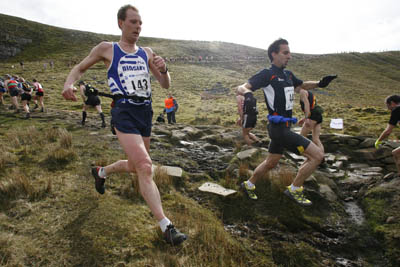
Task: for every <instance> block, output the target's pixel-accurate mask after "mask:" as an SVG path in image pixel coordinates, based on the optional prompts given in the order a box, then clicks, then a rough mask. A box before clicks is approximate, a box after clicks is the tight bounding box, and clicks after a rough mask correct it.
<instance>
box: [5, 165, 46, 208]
mask: <svg viewBox="0 0 400 267" xmlns="http://www.w3.org/2000/svg"><path fill="white" fill-rule="evenodd" d="M51 190H52V180H51V178H50V177H48V179H47V182H46V183H45V184H44V185H40V184H38V185H36V186H34V185H33V181H32V179H29V178H28V177H27V176H26V175H24V174H21V173H20V172H19V171H14V172H11V173H9V174H8V175H7V178H5V179H2V180H1V181H0V201H1V202H7V201H10V200H13V199H17V198H20V197H23V198H28V199H29V200H32V201H34V200H37V199H41V198H42V197H43V196H45V195H46V194H48V193H50V192H51Z"/></svg>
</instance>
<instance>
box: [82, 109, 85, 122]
mask: <svg viewBox="0 0 400 267" xmlns="http://www.w3.org/2000/svg"><path fill="white" fill-rule="evenodd" d="M85 120H86V111H82V124H85Z"/></svg>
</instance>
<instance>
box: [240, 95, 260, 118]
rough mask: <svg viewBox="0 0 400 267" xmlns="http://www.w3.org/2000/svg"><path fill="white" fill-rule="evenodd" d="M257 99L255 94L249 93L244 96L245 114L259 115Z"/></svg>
mask: <svg viewBox="0 0 400 267" xmlns="http://www.w3.org/2000/svg"><path fill="white" fill-rule="evenodd" d="M257 113H258V111H257V99H256V98H254V96H253V93H251V92H248V93H245V94H244V104H243V114H257Z"/></svg>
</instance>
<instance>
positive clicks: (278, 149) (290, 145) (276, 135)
mask: <svg viewBox="0 0 400 267" xmlns="http://www.w3.org/2000/svg"><path fill="white" fill-rule="evenodd" d="M268 134H269V137H270V138H271V142H270V143H269V148H268V151H269V153H271V154H281V155H282V154H283V152H284V150H285V149H287V150H289V151H291V152H293V153H296V154H297V155H301V154H303V152H304V151H305V150H306V149H307V147H308V145H309V144H310V143H311V141H310V140H308V139H307V138H305V137H304V136H302V135H299V134H297V133H295V132H292V131H291V130H290V126H287V125H286V123H280V124H273V123H269V124H268Z"/></svg>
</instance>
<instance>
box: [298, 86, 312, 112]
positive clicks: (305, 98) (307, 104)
mask: <svg viewBox="0 0 400 267" xmlns="http://www.w3.org/2000/svg"><path fill="white" fill-rule="evenodd" d="M300 99H301V101H302V102H303V103H304V117H305V118H309V117H310V115H311V112H310V102H309V101H308V92H307V91H306V90H304V89H302V90H300Z"/></svg>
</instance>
